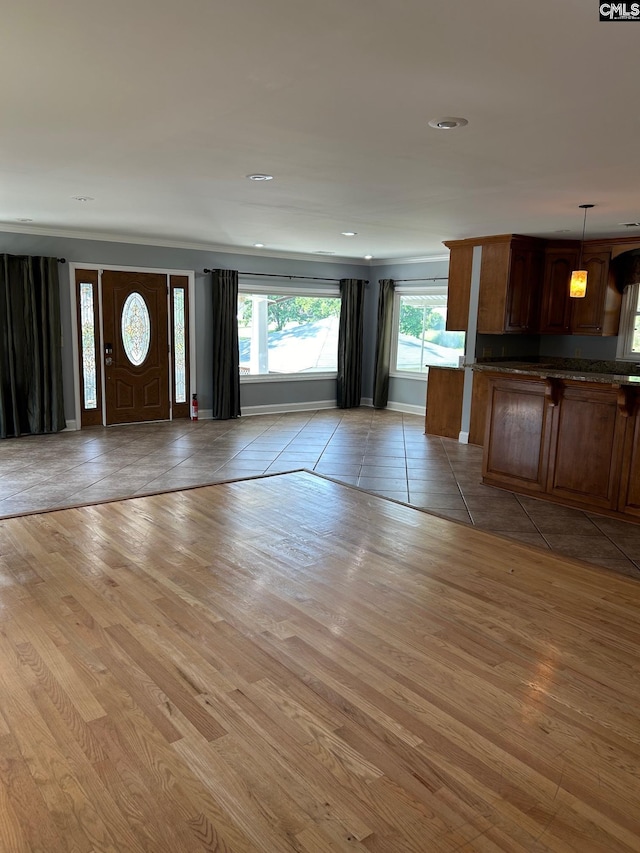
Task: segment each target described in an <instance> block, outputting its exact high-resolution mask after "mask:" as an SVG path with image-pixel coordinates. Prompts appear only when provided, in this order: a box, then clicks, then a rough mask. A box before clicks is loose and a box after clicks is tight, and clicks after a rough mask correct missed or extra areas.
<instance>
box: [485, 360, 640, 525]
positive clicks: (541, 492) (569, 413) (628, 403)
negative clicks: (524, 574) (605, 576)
mask: <svg viewBox="0 0 640 853" xmlns="http://www.w3.org/2000/svg"><path fill="white" fill-rule="evenodd" d="M487 379H488V384H489V396H488V412H487V426H486V436H485V445H484V456H483V472H482V474H483V482H484V483H487V484H488V485H494V486H500V487H502V488H506V489H510V490H512V491H515V492H520V493H523V494H529V495H534V496H536V497H540V498H545V497H546V498H548V499H549V500H551V501H554V502H556V503H563V504H568V505H570V506H575V507H579V508H581V509H586V510H588V509H591V510H593V511H594V512H605V513H607V514H615V515H620V516H622V517H626V518H627V519H628V520H637V521H640V414H639V413H638V399H637V392H636V390H635V388H631V387H618V388H615V387H612V386H611V385H604V384H602V383H593V382H580V381H571V380H560V379H552V378H547V379H542V378H538V377H532V378H530V379H529V378H527V377H519V376H518V377H515V376H514V377H512V378H509V377H506V376H505V375H504V374H501V375H498V374H494V375H489V376H488V377H487Z"/></svg>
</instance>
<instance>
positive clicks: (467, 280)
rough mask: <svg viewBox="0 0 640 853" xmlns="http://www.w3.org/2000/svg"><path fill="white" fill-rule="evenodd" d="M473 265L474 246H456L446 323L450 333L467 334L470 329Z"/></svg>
mask: <svg viewBox="0 0 640 853" xmlns="http://www.w3.org/2000/svg"><path fill="white" fill-rule="evenodd" d="M472 264H473V246H456V247H455V248H452V249H451V250H450V253H449V284H448V287H447V321H446V327H447V330H448V331H450V332H466V331H467V329H468V328H469V299H470V296H471V266H472Z"/></svg>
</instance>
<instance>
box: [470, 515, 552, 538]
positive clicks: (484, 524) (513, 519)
mask: <svg viewBox="0 0 640 853" xmlns="http://www.w3.org/2000/svg"><path fill="white" fill-rule="evenodd" d="M470 515H471V520H472V521H473V523H474V524H475V525H476V526H477V527H481V528H482V529H483V530H492V531H495V530H500V531H501V532H503V533H506V532H507V531H516V532H519V533H537V532H538V531H537V530H536V528H535V526H534V524H533V522H532V521H531V519H530V518H529V517H528V516H526V515H525V514H524V513H522V514H521V515H517V514H511V513H509V512H495V511H494V512H482V511H480V510H478V511H475V510H471V511H470ZM545 538H546V537H545Z"/></svg>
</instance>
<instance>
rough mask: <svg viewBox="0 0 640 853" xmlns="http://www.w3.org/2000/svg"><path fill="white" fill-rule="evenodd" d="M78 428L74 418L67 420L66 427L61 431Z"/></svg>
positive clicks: (72, 430) (71, 430) (70, 430)
mask: <svg viewBox="0 0 640 853" xmlns="http://www.w3.org/2000/svg"><path fill="white" fill-rule="evenodd" d="M77 429H78V422H77V421H76V420H74V419H71V420H67V425H66V427H65V428H64V429H63V430H62V432H75V431H76V430H77Z"/></svg>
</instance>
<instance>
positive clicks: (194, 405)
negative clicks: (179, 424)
mask: <svg viewBox="0 0 640 853" xmlns="http://www.w3.org/2000/svg"><path fill="white" fill-rule="evenodd" d="M191 420H192V421H197V420H198V395H197V394H192V395H191Z"/></svg>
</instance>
